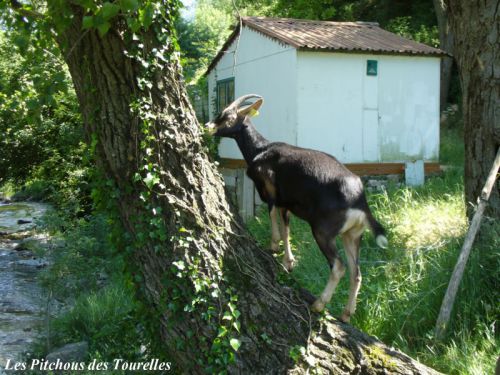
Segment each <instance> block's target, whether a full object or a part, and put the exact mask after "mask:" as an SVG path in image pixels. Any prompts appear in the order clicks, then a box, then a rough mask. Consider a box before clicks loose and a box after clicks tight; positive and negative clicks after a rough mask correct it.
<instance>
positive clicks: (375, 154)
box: [363, 60, 379, 161]
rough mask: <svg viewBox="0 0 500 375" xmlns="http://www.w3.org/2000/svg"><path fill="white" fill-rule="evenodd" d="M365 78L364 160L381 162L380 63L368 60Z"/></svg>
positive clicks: (364, 73)
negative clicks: (379, 133)
mask: <svg viewBox="0 0 500 375" xmlns="http://www.w3.org/2000/svg"><path fill="white" fill-rule="evenodd" d="M363 76H364V78H363V160H364V161H379V147H378V145H379V142H378V128H379V123H378V120H379V115H378V61H376V60H366V64H365V71H364V72H363Z"/></svg>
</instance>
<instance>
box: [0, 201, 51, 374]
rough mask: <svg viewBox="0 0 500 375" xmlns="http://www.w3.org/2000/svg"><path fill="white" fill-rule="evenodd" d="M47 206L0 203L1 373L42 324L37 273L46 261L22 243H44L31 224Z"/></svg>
mask: <svg viewBox="0 0 500 375" xmlns="http://www.w3.org/2000/svg"><path fill="white" fill-rule="evenodd" d="M48 208H49V206H48V205H46V204H43V203H35V202H16V203H9V204H6V203H0V375H3V374H5V372H4V370H3V368H4V367H5V364H6V362H7V360H8V359H11V360H12V361H15V360H19V359H20V358H21V356H22V354H23V353H24V352H26V351H27V350H28V349H29V346H30V344H31V343H32V342H33V341H34V340H35V339H36V338H37V335H39V330H38V329H37V327H39V326H40V325H41V324H43V320H44V315H43V312H44V304H45V299H44V297H43V293H42V290H41V288H40V286H39V285H38V283H37V275H38V273H39V272H40V270H41V269H42V268H43V267H44V266H45V265H46V263H45V261H44V260H43V259H40V258H37V257H36V256H35V255H34V254H33V253H32V251H31V250H30V249H29V247H26V246H23V245H24V244H26V243H28V242H29V241H36V243H37V244H46V243H47V240H48V239H47V237H46V236H45V235H42V234H37V233H35V231H34V227H35V220H36V219H37V218H40V217H41V216H43V214H44V213H45V211H47V209H48Z"/></svg>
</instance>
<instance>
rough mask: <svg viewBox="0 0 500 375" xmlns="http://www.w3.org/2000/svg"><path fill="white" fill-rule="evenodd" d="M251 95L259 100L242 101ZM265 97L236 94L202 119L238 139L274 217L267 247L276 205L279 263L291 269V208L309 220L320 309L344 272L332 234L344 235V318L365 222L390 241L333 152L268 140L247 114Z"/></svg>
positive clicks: (356, 282)
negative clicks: (318, 256)
mask: <svg viewBox="0 0 500 375" xmlns="http://www.w3.org/2000/svg"><path fill="white" fill-rule="evenodd" d="M251 98H256V99H257V100H256V101H255V102H254V103H253V104H250V105H244V103H245V101H246V100H248V99H251ZM262 103H263V99H262V97H261V96H259V95H255V94H251V95H245V96H242V97H240V98H238V99H236V100H235V101H234V102H233V103H231V104H230V105H229V106H228V107H227V108H225V109H224V110H223V111H222V112H221V113H220V115H219V116H217V117H216V118H215V119H214V120H213V121H211V122H209V123H207V124H206V129H207V131H208V132H209V133H210V134H212V135H213V136H217V137H228V138H233V139H234V140H236V142H237V144H238V146H239V148H240V150H241V153H242V154H243V157H244V158H245V161H246V163H247V165H248V168H247V175H248V177H250V179H252V181H253V182H254V184H255V187H256V189H257V191H258V193H259V195H260V198H261V199H262V201H263V202H265V203H267V205H268V208H269V214H270V217H271V223H272V243H271V247H272V248H273V249H276V248H277V246H278V243H279V237H280V233H279V230H278V224H277V219H276V211H277V210H279V213H280V217H281V223H282V226H281V238H282V240H283V242H284V247H285V255H284V257H283V265H284V266H285V268H286V269H287V270H288V271H291V269H292V267H293V264H294V258H293V254H292V252H291V249H290V244H289V218H290V212H291V213H293V214H294V215H296V216H298V217H299V218H301V219H303V220H305V221H307V222H308V223H309V225H310V226H311V230H312V233H313V235H314V238H315V240H316V242H317V243H318V246H319V248H320V249H321V251H322V252H323V254H324V256H325V257H326V259H327V261H328V264H329V266H330V276H329V279H328V282H327V284H326V286H325V289H324V290H323V292H322V293H321V295H320V296H319V298H317V299H316V300H315V301H314V303H313V304H312V306H311V309H312V310H313V311H316V312H320V311H322V310H323V309H324V307H325V305H326V304H327V303H328V302H330V300H331V298H332V295H333V293H334V292H335V288H336V287H337V284H338V282H339V280H340V279H341V278H342V276H343V275H344V273H345V266H344V265H343V263H342V260H341V259H340V257H339V255H338V252H337V248H336V244H335V238H336V237H337V235H339V234H340V235H341V236H342V240H343V243H344V247H345V252H346V257H347V263H348V267H349V273H350V289H349V300H348V302H347V305H346V307H345V309H344V311H343V313H342V315H341V320H342V321H344V322H348V321H349V319H350V316H351V315H353V314H354V311H355V310H356V297H357V294H358V291H359V288H360V286H361V271H360V268H359V245H360V241H361V237H362V235H363V232H364V230H365V229H366V228H370V229H371V230H372V231H373V233H374V234H375V237H376V242H377V245H379V246H380V247H386V246H387V244H388V241H387V238H386V237H385V231H384V228H383V227H382V225H381V224H380V223H379V222H377V221H376V220H375V218H374V217H373V215H372V213H371V211H370V208H369V207H368V203H367V201H366V197H365V194H364V190H363V184H362V182H361V179H360V178H359V177H358V176H356V175H355V174H353V173H352V172H351V171H349V170H348V169H347V168H346V167H345V166H344V165H343V164H341V163H340V162H339V161H338V160H337V159H335V158H334V157H333V156H331V155H328V154H326V153H324V152H320V151H314V150H310V149H305V148H301V147H296V146H292V145H289V144H286V143H282V142H269V141H268V140H267V139H265V138H264V137H263V136H262V135H261V134H260V133H259V132H258V131H257V130H256V129H255V127H254V126H253V124H252V122H251V121H250V117H251V116H252V115H253V114H255V113H256V112H257V110H258V109H259V108H260V106H261V105H262Z"/></svg>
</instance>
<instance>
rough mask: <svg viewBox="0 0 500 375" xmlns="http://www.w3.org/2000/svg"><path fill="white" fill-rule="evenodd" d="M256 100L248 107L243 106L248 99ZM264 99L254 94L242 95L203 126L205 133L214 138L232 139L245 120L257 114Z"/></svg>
mask: <svg viewBox="0 0 500 375" xmlns="http://www.w3.org/2000/svg"><path fill="white" fill-rule="evenodd" d="M252 98H257V100H256V101H255V102H254V103H252V104H248V105H244V103H245V101H246V100H248V99H252ZM263 102H264V99H262V97H261V96H259V95H256V94H249V95H244V96H241V97H239V98H238V99H236V100H235V101H234V102H232V103H231V104H229V105H228V106H227V107H226V108H225V109H224V110H223V111H222V112H221V113H220V114H219V116H217V117H216V118H215V119H213V120H212V121H210V122H207V123H206V124H205V127H206V129H207V131H208V132H209V133H210V134H212V135H214V136H216V137H232V136H234V135H235V134H236V133H238V132H239V131H240V130H241V129H242V128H243V127H244V126H246V125H245V118H246V117H247V116H253V115H255V114H256V113H257V110H258V109H259V108H260V106H261V105H262V103H263Z"/></svg>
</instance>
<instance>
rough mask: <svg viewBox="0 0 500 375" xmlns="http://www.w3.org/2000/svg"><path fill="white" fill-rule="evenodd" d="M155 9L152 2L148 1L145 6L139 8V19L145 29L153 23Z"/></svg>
mask: <svg viewBox="0 0 500 375" xmlns="http://www.w3.org/2000/svg"><path fill="white" fill-rule="evenodd" d="M153 15H154V9H153V5H152V4H151V3H148V4H147V5H146V6H145V7H144V8H142V9H139V21H140V23H141V25H142V26H143V27H144V28H145V29H149V26H151V24H152V23H153Z"/></svg>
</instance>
